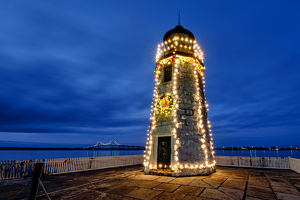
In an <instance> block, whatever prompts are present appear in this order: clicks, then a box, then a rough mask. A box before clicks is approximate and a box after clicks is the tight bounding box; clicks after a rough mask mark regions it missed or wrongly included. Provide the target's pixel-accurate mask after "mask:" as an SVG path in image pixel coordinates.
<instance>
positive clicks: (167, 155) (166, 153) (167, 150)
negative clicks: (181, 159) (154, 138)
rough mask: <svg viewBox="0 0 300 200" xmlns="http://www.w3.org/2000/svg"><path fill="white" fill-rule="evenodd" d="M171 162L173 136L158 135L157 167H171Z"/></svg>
mask: <svg viewBox="0 0 300 200" xmlns="http://www.w3.org/2000/svg"><path fill="white" fill-rule="evenodd" d="M170 162H171V136H169V137H158V155H157V168H159V169H169V168H170Z"/></svg>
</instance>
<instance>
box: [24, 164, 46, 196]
mask: <svg viewBox="0 0 300 200" xmlns="http://www.w3.org/2000/svg"><path fill="white" fill-rule="evenodd" d="M43 165H44V163H36V164H35V167H34V172H33V175H32V179H31V184H30V189H29V192H28V196H27V200H35V199H36V195H37V192H38V188H39V180H38V179H40V178H41V176H42V171H43Z"/></svg>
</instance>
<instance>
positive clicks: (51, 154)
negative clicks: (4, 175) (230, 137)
mask: <svg viewBox="0 0 300 200" xmlns="http://www.w3.org/2000/svg"><path fill="white" fill-rule="evenodd" d="M215 152H216V153H215V155H216V156H246V157H249V156H251V157H289V156H290V157H292V158H299V159H300V151H299V150H292V151H289V150H282V151H270V150H265V151H264V150H257V151H256V150H215ZM143 153H144V151H143V150H0V160H31V159H47V158H76V157H101V156H122V155H142V154H143Z"/></svg>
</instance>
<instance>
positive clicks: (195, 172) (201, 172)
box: [144, 166, 216, 177]
mask: <svg viewBox="0 0 300 200" xmlns="http://www.w3.org/2000/svg"><path fill="white" fill-rule="evenodd" d="M144 172H145V174H146V175H148V174H151V175H162V176H174V177H179V176H207V175H210V174H212V173H214V172H216V167H215V166H212V167H207V168H202V169H177V170H175V171H174V170H156V169H150V170H149V169H144Z"/></svg>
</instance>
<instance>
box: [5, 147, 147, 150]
mask: <svg viewBox="0 0 300 200" xmlns="http://www.w3.org/2000/svg"><path fill="white" fill-rule="evenodd" d="M0 150H143V149H118V148H101V149H92V148H50V147H49V148H40V147H0Z"/></svg>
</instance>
